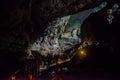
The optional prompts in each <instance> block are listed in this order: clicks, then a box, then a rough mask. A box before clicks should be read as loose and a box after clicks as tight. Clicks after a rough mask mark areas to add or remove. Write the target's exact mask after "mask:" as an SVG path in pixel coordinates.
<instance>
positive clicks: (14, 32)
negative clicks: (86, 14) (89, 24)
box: [0, 0, 101, 50]
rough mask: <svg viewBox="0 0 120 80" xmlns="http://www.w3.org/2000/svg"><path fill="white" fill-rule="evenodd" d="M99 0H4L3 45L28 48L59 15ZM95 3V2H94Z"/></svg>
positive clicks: (0, 16) (1, 18)
mask: <svg viewBox="0 0 120 80" xmlns="http://www.w3.org/2000/svg"><path fill="white" fill-rule="evenodd" d="M100 2H101V1H96V0H70V1H69V0H42V1H41V0H11V1H9V0H2V1H1V2H0V5H1V7H0V8H1V9H0V12H1V13H0V27H1V29H0V42H1V43H0V49H2V48H10V49H15V48H16V49H19V50H20V49H21V50H24V49H26V48H27V47H28V46H29V44H30V43H31V42H33V41H34V40H36V39H37V38H38V37H39V36H41V35H42V32H43V31H44V30H45V29H46V26H47V24H48V22H50V21H52V20H53V19H55V18H56V17H61V16H65V15H68V14H73V13H76V12H79V11H82V10H85V9H88V8H91V7H93V6H95V5H97V4H98V3H100ZM92 4H93V5H92Z"/></svg>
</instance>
